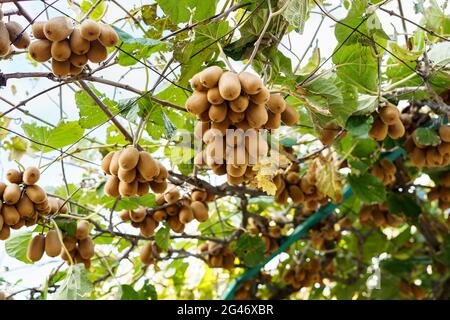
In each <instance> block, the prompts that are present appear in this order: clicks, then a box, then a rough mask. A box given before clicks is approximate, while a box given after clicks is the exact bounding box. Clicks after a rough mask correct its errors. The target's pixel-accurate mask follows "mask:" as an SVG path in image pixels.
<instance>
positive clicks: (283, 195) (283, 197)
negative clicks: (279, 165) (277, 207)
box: [275, 189, 289, 204]
mask: <svg viewBox="0 0 450 320" xmlns="http://www.w3.org/2000/svg"><path fill="white" fill-rule="evenodd" d="M288 198H289V192H288V190H287V189H284V190H283V191H282V192H280V193H279V194H278V195H275V202H276V203H278V204H286V203H287V201H288Z"/></svg>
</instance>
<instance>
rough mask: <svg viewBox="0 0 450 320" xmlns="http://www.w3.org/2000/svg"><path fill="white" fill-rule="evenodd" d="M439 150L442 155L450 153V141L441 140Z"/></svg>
mask: <svg viewBox="0 0 450 320" xmlns="http://www.w3.org/2000/svg"><path fill="white" fill-rule="evenodd" d="M438 151H439V153H440V154H441V155H442V156H445V155H450V143H448V142H441V144H440V145H439V146H438Z"/></svg>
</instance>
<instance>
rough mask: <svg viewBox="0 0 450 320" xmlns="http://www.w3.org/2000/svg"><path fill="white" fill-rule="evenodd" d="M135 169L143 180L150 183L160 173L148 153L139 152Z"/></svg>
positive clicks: (156, 164)
mask: <svg viewBox="0 0 450 320" xmlns="http://www.w3.org/2000/svg"><path fill="white" fill-rule="evenodd" d="M137 169H138V171H139V173H140V174H141V175H142V177H143V178H144V179H146V180H147V181H150V180H151V179H153V178H154V177H156V176H158V175H159V173H160V167H159V166H158V163H157V162H156V161H155V159H153V157H152V156H151V155H150V153H148V152H146V151H141V152H139V159H138V162H137Z"/></svg>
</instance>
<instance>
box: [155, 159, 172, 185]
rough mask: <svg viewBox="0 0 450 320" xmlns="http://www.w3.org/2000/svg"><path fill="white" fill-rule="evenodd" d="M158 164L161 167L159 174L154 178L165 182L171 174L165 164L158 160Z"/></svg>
mask: <svg viewBox="0 0 450 320" xmlns="http://www.w3.org/2000/svg"><path fill="white" fill-rule="evenodd" d="M156 163H157V164H158V167H159V173H158V175H157V176H156V177H155V178H154V180H155V181H156V182H159V183H161V182H164V180H166V179H167V177H168V176H169V173H168V172H167V169H166V167H164V166H163V164H162V163H161V162H159V161H157V162H156Z"/></svg>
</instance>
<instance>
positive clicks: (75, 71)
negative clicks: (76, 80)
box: [69, 64, 84, 76]
mask: <svg viewBox="0 0 450 320" xmlns="http://www.w3.org/2000/svg"><path fill="white" fill-rule="evenodd" d="M83 70H84V68H83V67H77V66H74V65H73V64H70V72H69V75H71V76H77V75H79V74H80V73H82V72H83Z"/></svg>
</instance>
